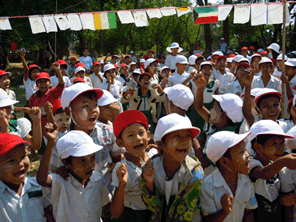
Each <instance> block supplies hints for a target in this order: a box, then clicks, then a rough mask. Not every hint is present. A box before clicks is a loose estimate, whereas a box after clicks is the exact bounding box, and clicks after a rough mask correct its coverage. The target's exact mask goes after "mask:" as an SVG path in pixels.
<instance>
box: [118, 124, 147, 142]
mask: <svg viewBox="0 0 296 222" xmlns="http://www.w3.org/2000/svg"><path fill="white" fill-rule="evenodd" d="M132 124H135V123H132ZM132 124H130V125H132ZM140 124H141V125H142V126H143V127H144V128H145V129H146V131H147V130H148V129H147V128H146V126H145V125H144V124H143V123H140ZM130 125H128V126H126V127H125V128H124V129H123V130H122V131H121V132H120V133H119V136H118V137H117V139H121V140H122V133H123V131H124V130H125V129H126V128H127V127H129V126H130Z"/></svg>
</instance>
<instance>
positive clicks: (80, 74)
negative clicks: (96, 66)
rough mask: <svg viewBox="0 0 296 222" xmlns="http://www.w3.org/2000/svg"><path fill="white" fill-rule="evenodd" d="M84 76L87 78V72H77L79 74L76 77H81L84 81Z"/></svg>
mask: <svg viewBox="0 0 296 222" xmlns="http://www.w3.org/2000/svg"><path fill="white" fill-rule="evenodd" d="M84 76H85V72H84V71H82V70H81V71H79V72H77V74H76V77H80V78H82V79H84Z"/></svg>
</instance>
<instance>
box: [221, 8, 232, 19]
mask: <svg viewBox="0 0 296 222" xmlns="http://www.w3.org/2000/svg"><path fill="white" fill-rule="evenodd" d="M232 7H233V6H232V5H219V7H218V21H224V20H225V19H226V18H227V16H228V15H229V13H230V12H231V9H232Z"/></svg>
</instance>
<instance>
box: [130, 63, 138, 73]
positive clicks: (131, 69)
mask: <svg viewBox="0 0 296 222" xmlns="http://www.w3.org/2000/svg"><path fill="white" fill-rule="evenodd" d="M136 68H137V64H136V63H135V62H131V65H130V70H129V71H130V73H132V72H133V71H134V70H135V69H136Z"/></svg>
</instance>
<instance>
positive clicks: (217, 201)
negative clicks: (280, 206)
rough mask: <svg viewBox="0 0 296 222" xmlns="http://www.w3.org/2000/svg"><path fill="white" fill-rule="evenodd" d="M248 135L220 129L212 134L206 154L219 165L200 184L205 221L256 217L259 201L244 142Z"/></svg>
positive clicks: (239, 220)
mask: <svg viewBox="0 0 296 222" xmlns="http://www.w3.org/2000/svg"><path fill="white" fill-rule="evenodd" d="M249 135H250V133H245V134H236V133H233V132H229V131H220V132H217V133H215V134H213V135H212V136H211V137H210V139H209V141H208V146H207V149H206V155H207V157H208V158H209V160H210V161H211V162H213V163H215V164H216V165H217V169H216V170H215V171H213V172H212V173H211V174H210V175H209V176H208V177H206V178H205V180H204V182H203V184H202V186H201V196H200V207H201V212H202V215H203V216H204V219H205V220H204V221H206V222H209V221H213V222H214V221H215V222H220V221H221V222H222V221H227V222H228V221H229V222H230V221H231V222H232V221H233V222H242V221H254V214H253V209H256V208H257V201H256V198H255V193H254V185H253V183H252V182H251V180H250V179H249V178H248V172H249V167H248V164H249V162H250V158H249V154H248V153H247V151H246V146H245V142H244V139H245V138H246V137H248V136H249Z"/></svg>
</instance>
